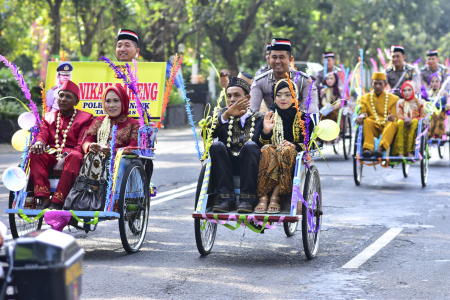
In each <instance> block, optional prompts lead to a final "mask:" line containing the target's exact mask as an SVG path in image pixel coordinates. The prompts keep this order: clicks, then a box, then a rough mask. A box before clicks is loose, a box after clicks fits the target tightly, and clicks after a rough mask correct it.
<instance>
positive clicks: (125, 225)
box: [1, 57, 181, 254]
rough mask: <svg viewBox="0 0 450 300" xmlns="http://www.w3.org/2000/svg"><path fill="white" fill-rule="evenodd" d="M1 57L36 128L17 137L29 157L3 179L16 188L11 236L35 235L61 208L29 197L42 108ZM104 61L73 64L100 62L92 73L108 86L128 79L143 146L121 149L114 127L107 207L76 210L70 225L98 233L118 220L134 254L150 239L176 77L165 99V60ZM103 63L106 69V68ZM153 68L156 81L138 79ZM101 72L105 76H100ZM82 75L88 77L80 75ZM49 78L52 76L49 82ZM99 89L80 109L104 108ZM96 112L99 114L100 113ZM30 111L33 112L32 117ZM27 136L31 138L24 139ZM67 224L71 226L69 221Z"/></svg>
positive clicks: (53, 183) (10, 211) (52, 181)
mask: <svg viewBox="0 0 450 300" xmlns="http://www.w3.org/2000/svg"><path fill="white" fill-rule="evenodd" d="M1 58H2V61H3V62H5V64H6V65H7V66H8V67H9V68H10V69H11V71H12V72H13V74H14V75H15V77H16V79H17V81H18V83H19V84H20V85H21V87H22V91H23V92H24V94H25V97H26V98H27V99H28V100H29V101H30V107H31V112H28V113H25V114H28V116H27V117H22V119H23V120H25V121H22V123H23V124H24V127H22V128H26V129H28V128H30V129H29V131H28V130H26V129H25V130H22V131H20V132H18V133H17V134H16V135H15V136H14V137H13V146H15V148H16V149H17V145H18V144H20V145H23V156H22V161H21V163H20V166H19V167H13V168H9V169H7V170H6V171H5V173H4V174H3V182H4V184H5V186H7V187H8V188H9V189H10V190H11V192H10V197H9V208H8V209H7V210H6V212H7V213H8V214H9V222H10V230H11V234H12V236H13V237H14V238H17V237H20V236H23V235H25V234H27V233H30V232H31V231H34V230H37V229H41V227H42V225H43V217H44V216H45V215H46V214H47V213H48V212H56V211H55V210H53V211H50V210H49V209H44V210H39V209H36V202H35V201H27V198H28V197H30V198H31V199H33V198H34V197H33V191H32V190H33V187H32V186H31V185H30V186H29V184H28V181H29V179H30V159H29V158H30V146H31V145H32V144H33V143H34V142H35V137H36V135H37V133H38V132H39V129H40V124H41V121H40V118H39V114H38V112H37V107H36V105H35V104H34V103H33V101H32V100H31V96H30V93H29V91H28V88H27V86H26V84H25V82H24V80H23V77H22V76H21V74H20V73H19V71H18V70H17V68H16V67H15V65H14V64H12V63H10V62H8V61H7V60H6V59H5V58H4V57H1ZM102 59H103V60H104V62H105V63H107V65H106V68H105V67H103V66H105V64H104V63H103V62H95V63H82V62H75V63H73V64H74V65H76V67H75V68H82V67H87V68H89V67H92V65H94V69H93V70H92V73H93V74H94V75H95V76H96V78H97V80H96V81H97V82H98V81H99V80H101V79H98V78H99V77H101V78H103V79H105V81H104V82H105V84H104V85H105V87H106V86H108V85H112V84H113V83H114V84H120V82H123V86H124V87H125V88H127V89H128V93H129V95H130V96H131V97H130V98H132V99H133V100H135V101H133V102H134V103H133V102H132V103H130V107H132V108H135V109H136V111H135V112H134V117H138V118H139V124H140V128H139V131H138V147H126V148H120V149H116V148H115V142H116V137H117V126H116V125H114V126H113V127H112V131H111V136H112V139H111V141H110V142H109V146H110V153H111V156H110V158H109V160H108V161H107V163H106V164H105V165H106V170H104V169H103V171H106V172H107V174H108V175H107V177H106V178H107V180H106V181H105V182H101V183H100V184H105V185H107V189H106V191H107V192H106V197H105V198H104V199H103V203H102V205H101V207H102V208H101V209H100V210H97V211H90V210H80V211H73V210H70V214H69V217H70V218H71V221H70V223H69V224H70V225H72V226H73V227H75V228H77V229H81V230H84V231H86V233H87V232H89V231H95V230H96V229H97V225H98V223H99V222H101V221H107V220H118V222H119V231H120V238H121V241H122V245H123V247H124V249H125V251H126V252H127V253H130V254H131V253H135V252H137V251H138V250H139V248H140V247H141V245H142V243H143V242H144V238H145V235H146V231H147V224H148V214H149V209H150V199H151V197H153V196H155V195H156V188H155V187H153V184H152V183H151V176H152V173H153V160H154V159H155V157H154V152H153V147H154V141H155V138H156V134H157V132H158V129H159V128H160V127H161V121H162V114H163V111H164V110H165V107H166V105H167V102H168V99H169V94H170V89H171V86H172V84H173V78H171V80H170V84H169V81H168V82H167V87H166V90H165V93H164V97H163V95H162V93H161V94H158V85H160V86H161V87H162V85H164V77H165V69H166V64H165V63H139V66H140V69H139V70H140V72H138V64H137V62H136V61H133V66H130V65H128V63H127V64H122V63H118V64H117V65H115V64H114V63H113V62H111V61H109V59H107V58H105V57H102ZM180 62H181V59H180V60H179V62H178V63H175V65H176V66H178V65H179V63H180ZM55 64H56V66H57V65H58V63H57V62H56V63H52V62H50V63H49V70H50V69H52V68H54V67H55ZM83 64H84V65H83ZM87 64H89V65H87ZM96 66H97V67H96ZM99 66H101V67H103V69H102V68H100V67H99ZM149 67H150V68H151V69H152V70H153V74H152V76H153V77H152V80H153V82H150V83H138V78H137V75H138V74H140V76H141V78H144V77H145V75H143V73H144V72H145V71H144V70H145V69H146V68H147V72H148V70H149V69H148V68H149ZM54 69H56V68H54ZM132 69H134V70H132ZM105 73H107V74H105ZM99 74H101V75H103V76H100V75H99ZM80 76H83V75H81V74H80ZM84 76H86V75H84ZM47 77H49V74H47ZM74 77H75V76H72V78H74ZM75 80H76V79H75ZM145 80H147V81H144V82H148V80H149V78H145ZM85 81H88V80H86V78H84V80H82V78H80V79H79V82H80V85H81V84H82V83H81V82H85ZM48 82H49V81H48V78H47V83H48ZM152 84H153V87H154V85H155V84H156V89H155V93H153V96H149V93H148V92H146V91H144V90H143V89H145V88H146V86H148V85H150V86H152ZM98 85H99V86H102V83H99V84H98ZM41 86H42V84H41ZM47 86H48V85H47ZM96 87H97V85H95V88H96ZM92 88H94V84H92ZM161 89H162V88H161ZM95 91H96V92H94V90H93V89H92V90H91V91H90V92H89V93H88V92H86V96H85V97H84V98H83V99H89V100H90V101H80V104H79V106H80V107H77V109H83V108H86V110H87V111H88V112H90V111H89V110H88V109H87V108H88V107H89V108H91V107H94V108H98V107H99V106H98V105H96V104H95V102H98V99H99V98H95V97H94V96H95V95H99V94H101V91H98V90H95ZM42 94H43V97H44V95H45V92H44V91H43V92H42ZM89 95H90V96H89ZM93 95H94V96H93ZM97 97H98V96H97ZM80 100H81V99H80ZM92 100H97V101H92ZM163 102H164V105H163ZM44 103H45V99H44ZM91 104H92V105H91ZM44 105H45V104H44ZM100 108H101V106H100ZM45 110H46V108H45V106H44V111H45ZM92 112H93V114H94V115H98V114H99V112H95V111H92ZM102 112H103V111H102ZM130 114H131V110H130ZM29 115H31V118H30V117H29ZM24 139H25V140H26V141H24ZM14 144H16V145H14ZM19 147H22V146H19ZM83 168H84V165H83ZM103 171H102V172H103ZM49 181H50V192H51V195H53V193H54V191H55V187H56V186H57V184H58V181H59V178H57V177H49ZM86 189H88V190H89V189H95V187H92V186H89V185H86ZM30 198H28V199H30ZM103 207H104V208H103ZM61 212H65V213H66V216H67V213H68V212H67V211H61ZM67 222H68V220H67ZM67 222H66V223H65V224H67ZM80 224H81V226H80ZM64 226H65V225H63V226H62V228H59V230H62V229H63V227H64ZM52 227H53V225H52ZM60 227H61V226H60Z"/></svg>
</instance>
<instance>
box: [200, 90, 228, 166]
mask: <svg viewBox="0 0 450 300" xmlns="http://www.w3.org/2000/svg"><path fill="white" fill-rule="evenodd" d="M224 97H225V89H222V91H221V92H220V95H219V99H218V100H217V105H216V107H214V111H213V116H212V124H211V127H209V128H208V129H207V131H208V135H207V138H206V142H205V143H204V148H205V150H204V152H203V155H202V159H206V158H207V157H208V154H209V148H210V147H211V144H212V140H213V137H212V135H213V132H214V130H215V129H216V126H217V115H218V112H219V109H220V104H221V103H222V99H224ZM206 118H207V116H206V117H205V119H206Z"/></svg>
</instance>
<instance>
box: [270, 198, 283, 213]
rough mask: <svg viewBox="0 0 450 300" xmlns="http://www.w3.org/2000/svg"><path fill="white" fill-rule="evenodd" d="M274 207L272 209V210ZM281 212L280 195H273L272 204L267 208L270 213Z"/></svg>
mask: <svg viewBox="0 0 450 300" xmlns="http://www.w3.org/2000/svg"><path fill="white" fill-rule="evenodd" d="M270 209H272V210H270ZM280 212H281V205H280V197H277V196H275V197H274V196H272V198H270V204H269V208H268V209H267V213H268V214H279V213H280Z"/></svg>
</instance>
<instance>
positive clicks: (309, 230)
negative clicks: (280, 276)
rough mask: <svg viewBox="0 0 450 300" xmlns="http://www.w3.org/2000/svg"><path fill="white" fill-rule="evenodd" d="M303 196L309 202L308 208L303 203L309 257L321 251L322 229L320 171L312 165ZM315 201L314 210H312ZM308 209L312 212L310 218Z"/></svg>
mask: <svg viewBox="0 0 450 300" xmlns="http://www.w3.org/2000/svg"><path fill="white" fill-rule="evenodd" d="M303 198H304V199H305V201H306V202H307V203H308V207H309V208H308V209H307V208H306V206H305V204H302V237H303V248H304V249H305V255H306V257H307V258H308V259H313V258H314V257H316V255H317V252H318V251H319V241H320V231H321V229H322V228H321V227H322V215H323V212H322V189H321V186H320V176H319V171H318V170H317V167H316V166H311V167H310V168H309V170H308V173H307V174H306V180H305V187H304V190H303ZM313 203H314V210H312V207H313ZM308 210H309V212H310V213H312V218H311V220H308Z"/></svg>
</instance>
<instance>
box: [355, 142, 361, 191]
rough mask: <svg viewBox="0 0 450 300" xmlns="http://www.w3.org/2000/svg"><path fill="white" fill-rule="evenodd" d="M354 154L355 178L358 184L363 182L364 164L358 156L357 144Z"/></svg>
mask: <svg viewBox="0 0 450 300" xmlns="http://www.w3.org/2000/svg"><path fill="white" fill-rule="evenodd" d="M354 154H355V155H353V179H354V180H355V184H356V185H358V186H359V185H360V184H361V179H362V170H363V165H362V164H361V163H360V162H359V160H358V158H357V157H356V145H355V151H354Z"/></svg>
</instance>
